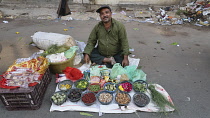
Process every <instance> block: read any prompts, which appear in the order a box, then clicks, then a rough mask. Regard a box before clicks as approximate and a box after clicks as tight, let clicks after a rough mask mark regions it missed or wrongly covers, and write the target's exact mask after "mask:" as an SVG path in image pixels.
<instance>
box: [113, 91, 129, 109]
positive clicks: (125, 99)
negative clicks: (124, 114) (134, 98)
mask: <svg viewBox="0 0 210 118" xmlns="http://www.w3.org/2000/svg"><path fill="white" fill-rule="evenodd" d="M115 101H116V102H117V104H118V105H119V106H127V105H128V104H129V103H130V102H131V96H130V95H129V94H128V93H125V92H118V93H117V94H116V95H115Z"/></svg>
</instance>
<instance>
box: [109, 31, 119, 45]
mask: <svg viewBox="0 0 210 118" xmlns="http://www.w3.org/2000/svg"><path fill="white" fill-rule="evenodd" d="M109 39H110V40H109V42H110V44H111V45H114V46H117V45H118V44H119V43H120V42H119V41H120V40H119V38H118V33H117V32H116V31H115V32H110V34H109Z"/></svg>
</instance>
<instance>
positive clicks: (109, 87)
mask: <svg viewBox="0 0 210 118" xmlns="http://www.w3.org/2000/svg"><path fill="white" fill-rule="evenodd" d="M104 90H105V91H108V92H111V93H114V92H115V91H116V90H117V87H116V84H115V83H112V82H108V83H105V84H104Z"/></svg>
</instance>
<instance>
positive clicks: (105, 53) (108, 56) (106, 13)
mask: <svg viewBox="0 0 210 118" xmlns="http://www.w3.org/2000/svg"><path fill="white" fill-rule="evenodd" d="M96 12H97V13H99V16H100V18H101V21H100V22H99V23H98V24H97V25H96V26H95V27H94V28H93V30H92V32H91V34H90V36H89V39H88V42H87V45H86V47H85V49H84V52H83V53H84V61H85V62H86V63H89V61H90V60H91V61H92V62H93V63H96V64H99V65H106V66H107V67H108V68H111V67H112V66H113V64H115V63H120V64H122V66H128V65H129V60H128V55H129V54H130V52H129V44H128V39H127V33H126V30H125V26H124V25H123V24H122V23H120V22H118V21H116V20H115V19H113V18H112V11H111V8H110V7H109V6H101V7H100V8H99V9H98V10H97V11H96ZM96 44H97V47H96V48H94V47H95V45H96Z"/></svg>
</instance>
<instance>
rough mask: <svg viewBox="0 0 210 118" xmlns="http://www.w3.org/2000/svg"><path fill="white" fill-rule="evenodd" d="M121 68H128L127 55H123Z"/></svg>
mask: <svg viewBox="0 0 210 118" xmlns="http://www.w3.org/2000/svg"><path fill="white" fill-rule="evenodd" d="M122 66H123V67H125V66H129V60H128V55H124V59H123V61H122Z"/></svg>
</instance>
